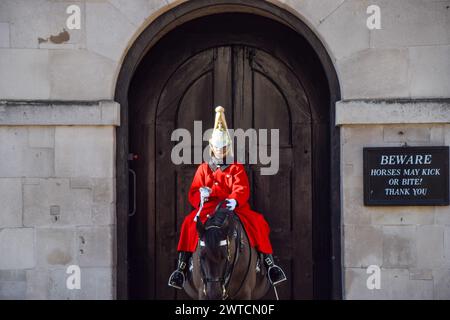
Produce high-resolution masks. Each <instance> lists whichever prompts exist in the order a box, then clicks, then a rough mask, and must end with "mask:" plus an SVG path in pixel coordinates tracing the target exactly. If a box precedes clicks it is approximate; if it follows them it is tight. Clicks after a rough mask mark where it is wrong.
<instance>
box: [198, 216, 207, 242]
mask: <svg viewBox="0 0 450 320" xmlns="http://www.w3.org/2000/svg"><path fill="white" fill-rule="evenodd" d="M197 232H198V235H199V237H200V238H201V237H202V236H203V234H204V233H205V226H204V225H203V223H202V222H201V221H200V218H199V219H197Z"/></svg>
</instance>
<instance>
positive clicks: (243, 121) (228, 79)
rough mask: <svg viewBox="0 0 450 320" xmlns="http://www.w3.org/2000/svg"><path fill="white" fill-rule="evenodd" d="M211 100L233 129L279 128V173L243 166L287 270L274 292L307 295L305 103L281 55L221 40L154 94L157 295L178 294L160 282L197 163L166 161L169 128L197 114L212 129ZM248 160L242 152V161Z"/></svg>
mask: <svg viewBox="0 0 450 320" xmlns="http://www.w3.org/2000/svg"><path fill="white" fill-rule="evenodd" d="M217 105H222V106H224V107H225V108H226V116H227V118H228V119H227V120H228V123H229V124H230V127H232V128H235V129H237V128H241V129H243V130H246V129H248V128H255V129H269V130H270V129H278V130H279V139H280V151H279V152H280V157H279V160H280V168H279V171H278V173H277V174H276V175H261V172H260V169H261V166H260V165H247V172H248V174H249V178H250V181H251V188H252V192H251V194H252V197H251V204H252V207H253V208H254V210H256V211H258V212H261V213H263V214H264V215H265V217H266V219H267V220H268V222H269V224H270V226H271V228H272V233H271V239H272V242H273V246H274V251H275V257H276V258H277V259H278V260H279V263H280V264H281V265H282V266H283V268H284V269H285V270H286V272H287V276H288V279H289V280H288V283H287V284H285V285H283V286H281V287H280V294H281V296H282V297H285V298H301V297H309V296H310V294H311V287H312V282H311V276H312V257H311V254H312V253H311V233H310V232H308V231H309V230H310V227H311V188H310V186H311V157H310V155H311V152H310V150H311V118H310V112H309V106H308V102H307V99H306V96H305V94H304V92H303V89H302V86H301V84H300V83H299V82H298V80H297V79H296V77H295V75H294V74H293V73H292V72H291V71H290V70H289V69H288V68H287V67H286V66H285V65H283V63H282V62H281V61H279V60H277V59H276V58H274V57H272V56H271V55H269V54H267V53H265V52H264V51H262V50H258V49H255V48H249V47H246V46H226V47H218V48H214V49H209V50H205V51H203V52H201V53H199V54H196V55H194V56H193V57H191V58H190V59H189V60H187V61H186V62H185V63H184V64H182V65H181V66H180V67H179V68H178V69H177V71H176V72H175V73H174V74H173V75H172V77H171V78H170V79H169V81H168V82H167V84H166V86H165V87H164V89H163V91H162V93H161V96H160V99H159V103H158V107H157V117H156V123H155V126H156V128H155V136H156V139H155V141H156V146H155V147H156V163H155V165H156V190H155V191H156V204H155V213H156V234H155V235H156V268H155V272H156V274H157V275H158V276H157V278H156V283H155V286H156V288H158V290H157V298H163V299H171V298H173V297H174V296H175V294H177V297H180V296H181V297H183V298H185V297H184V296H183V294H180V293H179V292H177V291H176V290H174V289H171V288H169V287H167V279H168V277H169V275H170V272H171V271H172V270H173V269H174V267H175V266H176V260H175V259H176V256H177V255H176V247H177V241H178V236H179V230H180V226H181V223H182V222H183V219H184V216H185V215H186V214H188V213H189V212H190V211H191V210H192V209H191V207H190V205H189V203H188V202H187V193H188V191H189V186H190V183H191V181H192V177H193V174H194V173H195V170H196V168H197V166H198V164H192V165H174V164H173V163H172V161H171V150H172V148H173V146H174V144H175V143H178V142H173V141H171V134H172V132H173V131H174V130H175V129H176V128H186V129H188V130H189V131H190V132H191V133H192V136H194V127H193V124H194V121H202V125H203V130H206V129H208V128H211V127H212V125H213V119H214V106H217ZM269 141H270V140H269ZM202 147H204V145H203V146H202ZM269 147H270V146H269ZM248 150H249V148H248V147H247V152H248ZM269 150H270V149H269ZM193 152H194V148H192V153H193ZM192 159H193V158H192ZM248 159H249V157H248V156H247V163H248ZM294 258H295V259H294Z"/></svg>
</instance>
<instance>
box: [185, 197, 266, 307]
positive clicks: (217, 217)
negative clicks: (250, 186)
mask: <svg viewBox="0 0 450 320" xmlns="http://www.w3.org/2000/svg"><path fill="white" fill-rule="evenodd" d="M223 204H224V201H222V202H220V203H219V204H218V205H217V207H216V210H215V213H214V215H213V216H212V217H210V218H208V220H207V221H206V223H205V224H203V223H202V222H201V221H200V219H198V220H197V232H198V235H199V244H198V246H197V250H196V251H195V252H194V254H193V255H192V259H193V263H192V272H190V273H189V274H188V277H187V281H186V282H185V284H184V289H185V291H186V292H187V294H188V295H189V296H190V297H191V298H193V299H201V300H203V299H208V300H220V299H222V300H225V299H238V300H243V299H247V300H249V299H252V300H255V299H260V298H262V297H263V296H264V295H265V294H266V293H267V291H268V290H269V289H270V282H269V280H268V279H267V277H266V276H265V270H264V267H263V263H259V261H258V253H257V252H256V250H255V249H254V248H252V247H251V246H250V242H249V239H248V236H247V234H246V232H245V230H244V228H243V226H242V223H241V222H240V220H239V217H238V216H237V215H236V214H235V213H234V212H233V211H229V210H228V209H227V208H223V207H222V205H223ZM258 269H259V270H258Z"/></svg>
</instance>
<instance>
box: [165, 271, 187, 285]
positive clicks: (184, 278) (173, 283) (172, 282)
mask: <svg viewBox="0 0 450 320" xmlns="http://www.w3.org/2000/svg"><path fill="white" fill-rule="evenodd" d="M177 273H180V274H181V276H182V277H183V282H182V284H181V285H182V286H183V284H184V282H185V281H186V277H185V276H184V273H183V272H182V271H180V270H178V269H177V270H175V271H174V272H172V274H171V275H170V277H169V282H168V283H167V284H168V285H169V287H173V288H176V289H180V290H182V289H183V287H182V286H181V287H180V286H177V285H176V284H175V282H174V281H172V278H173V276H174V275H175V274H177Z"/></svg>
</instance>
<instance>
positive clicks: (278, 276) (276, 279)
mask: <svg viewBox="0 0 450 320" xmlns="http://www.w3.org/2000/svg"><path fill="white" fill-rule="evenodd" d="M264 264H265V266H266V268H267V277H268V278H269V281H270V283H271V284H272V285H273V286H276V285H277V284H279V283H281V282H283V281H285V280H287V279H286V275H285V274H284V271H283V270H282V269H281V268H280V267H279V266H277V265H276V264H275V262H274V260H273V256H272V255H271V254H264Z"/></svg>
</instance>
